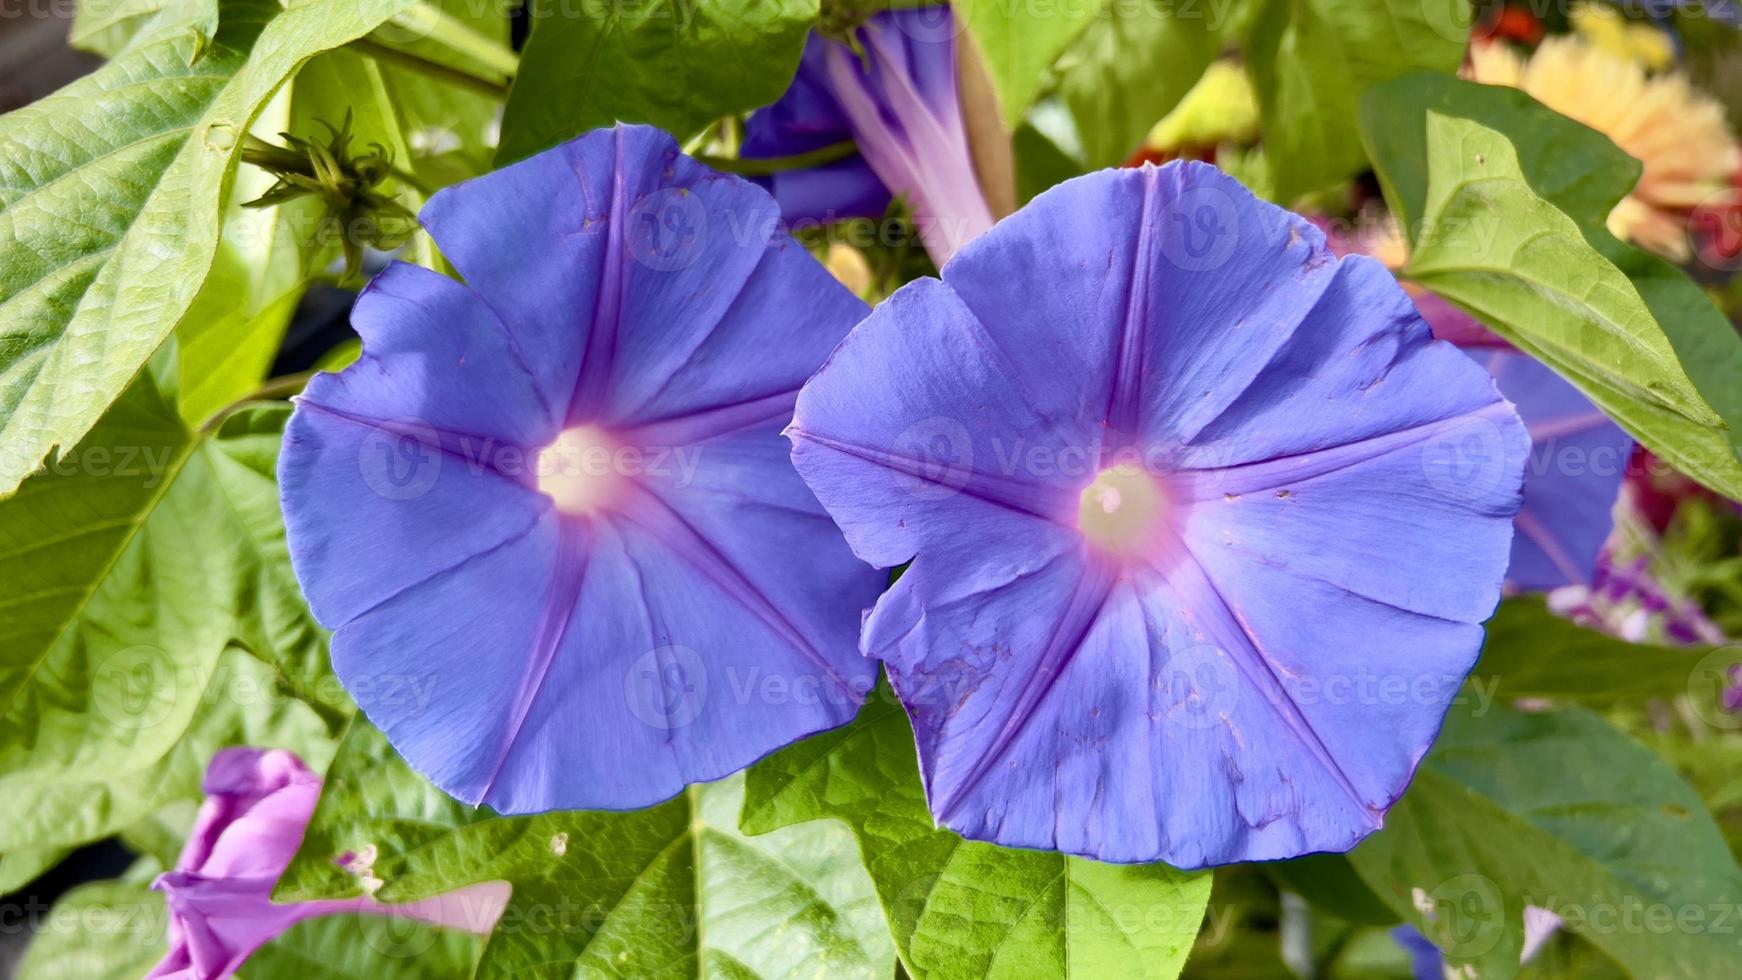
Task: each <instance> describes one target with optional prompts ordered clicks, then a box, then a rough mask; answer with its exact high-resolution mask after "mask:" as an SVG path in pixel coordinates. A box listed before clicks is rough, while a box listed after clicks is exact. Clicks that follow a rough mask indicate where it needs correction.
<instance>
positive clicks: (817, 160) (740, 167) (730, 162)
mask: <svg viewBox="0 0 1742 980" xmlns="http://www.w3.org/2000/svg"><path fill="white" fill-rule="evenodd" d="M857 152H859V147H858V146H857V145H856V144H855V143H854V142H853V141H852V140H842V141H841V142H839V143H830V144H829V145H828V146H822V147H818V148H817V149H814V150H811V151H809V152H806V153H795V154H793V155H792V156H785V157H718V156H707V155H703V156H699V157H696V159H697V160H699V161H701V162H702V163H705V164H707V165H708V166H710V167H713V168H714V169H715V170H719V171H721V172H723V173H729V174H739V175H742V176H745V177H767V176H769V175H770V174H777V173H780V172H782V171H786V170H804V169H806V168H808V167H820V166H823V165H824V164H829V163H834V162H836V161H837V160H845V159H846V158H848V157H850V156H852V155H853V154H855V153H857Z"/></svg>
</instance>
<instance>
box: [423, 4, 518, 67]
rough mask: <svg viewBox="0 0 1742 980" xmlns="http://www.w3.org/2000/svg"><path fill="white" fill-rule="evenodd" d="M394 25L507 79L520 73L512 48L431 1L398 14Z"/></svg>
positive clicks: (516, 56)
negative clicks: (485, 34) (486, 35)
mask: <svg viewBox="0 0 1742 980" xmlns="http://www.w3.org/2000/svg"><path fill="white" fill-rule="evenodd" d="M393 25H394V26H395V27H397V28H400V29H402V30H405V31H409V32H411V33H413V34H415V35H417V36H418V37H421V38H423V39H424V40H426V41H429V42H430V43H432V44H439V45H441V46H442V47H444V48H447V49H448V50H449V51H452V52H454V53H455V54H458V55H461V56H463V57H466V58H469V59H471V60H472V61H474V62H477V63H478V64H480V65H483V66H484V67H485V68H487V69H489V70H490V71H492V72H495V73H496V74H498V75H501V76H503V77H504V78H513V77H514V76H515V75H517V74H519V72H520V56H519V55H517V54H515V53H514V50H513V49H512V48H509V47H507V46H506V45H504V44H502V43H500V42H498V41H495V40H492V39H491V38H488V37H485V36H484V35H483V34H482V33H480V32H479V31H478V30H477V28H474V27H473V26H472V25H470V24H468V23H466V22H465V21H463V20H461V19H459V18H458V17H455V16H454V15H452V14H450V13H448V12H447V11H445V10H443V9H441V8H440V7H438V6H436V5H435V4H433V3H430V2H429V0H424V2H422V3H419V4H417V5H415V6H413V7H410V8H407V9H406V10H403V11H401V12H400V13H398V14H395V15H394V17H393Z"/></svg>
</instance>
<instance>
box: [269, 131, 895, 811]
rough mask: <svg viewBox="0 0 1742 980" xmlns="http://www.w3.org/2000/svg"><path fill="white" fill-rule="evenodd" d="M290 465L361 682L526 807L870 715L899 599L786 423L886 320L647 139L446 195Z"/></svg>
mask: <svg viewBox="0 0 1742 980" xmlns="http://www.w3.org/2000/svg"><path fill="white" fill-rule="evenodd" d="M421 217H422V221H423V224H424V227H425V228H427V229H428V230H429V232H430V233H431V234H432V235H433V236H434V237H435V239H436V241H437V242H438V243H439V244H440V246H441V248H442V253H443V254H444V255H445V256H446V257H447V258H448V259H449V260H450V261H451V262H453V264H454V266H455V267H456V268H457V269H458V270H459V272H460V274H461V275H463V276H464V277H465V284H464V285H462V284H461V283H459V282H456V281H455V280H453V279H450V278H447V277H446V276H442V275H439V274H437V273H434V272H430V271H428V270H426V269H423V268H420V267H417V266H411V265H403V264H400V265H394V266H392V267H390V268H389V269H388V270H387V271H386V272H384V273H382V274H381V275H380V276H378V277H377V278H376V279H375V280H374V282H372V283H371V284H370V286H369V288H368V289H366V290H365V291H364V293H363V295H362V296H360V297H359V298H358V300H357V305H356V308H355V310H354V311H353V313H352V322H353V323H354V324H355V326H356V327H357V330H358V332H359V333H361V334H362V337H363V350H364V354H363V357H362V359H361V360H360V361H358V362H357V363H356V364H355V365H353V366H352V367H350V368H348V369H346V370H345V371H344V372H343V373H341V374H338V375H336V376H335V375H322V376H320V377H317V378H316V379H315V380H314V381H312V382H311V383H310V384H309V387H308V391H307V393H306V394H304V395H303V397H302V398H301V400H300V402H299V404H298V407H297V411H296V415H295V417H294V418H293V419H292V420H291V423H290V426H289V429H288V432H287V434H286V438H285V445H284V451H283V456H282V459H281V463H280V479H281V482H282V488H283V489H282V493H283V498H284V508H285V514H286V518H287V521H288V523H289V530H290V544H291V555H292V558H293V560H294V562H295V567H296V571H297V575H298V577H299V578H300V580H301V582H302V585H303V588H304V590H305V591H306V592H307V594H308V598H309V602H310V604H311V606H312V608H313V609H314V612H315V615H316V616H317V617H318V618H319V619H320V621H321V622H322V623H323V624H325V625H326V626H328V627H330V628H332V629H334V630H336V632H335V634H334V636H333V644H332V646H333V666H334V668H335V669H336V671H337V672H338V675H339V678H340V680H341V681H342V682H343V683H344V684H345V686H346V689H347V690H348V691H350V692H351V694H352V695H353V696H354V697H355V698H356V700H357V702H358V704H359V705H360V706H361V707H362V709H363V711H364V712H365V713H366V714H367V715H368V716H369V718H370V720H371V721H373V722H374V723H375V724H376V725H378V726H379V727H380V728H381V729H382V730H383V731H384V732H385V733H386V734H387V737H388V738H389V739H390V740H391V741H392V743H393V744H394V746H395V747H396V748H397V749H398V750H399V751H400V753H402V754H403V755H404V756H405V758H406V760H407V761H408V762H410V763H411V764H412V766H414V767H415V768H417V769H418V770H420V771H421V772H423V773H424V774H426V775H427V776H429V777H430V779H432V780H433V781H434V782H435V783H436V784H437V785H439V786H441V787H442V788H443V789H444V790H446V791H447V792H449V793H451V794H452V795H454V796H456V797H458V798H459V799H462V800H465V801H467V802H472V803H477V802H484V803H488V804H489V805H491V806H492V807H495V808H496V809H498V810H501V811H504V812H511V813H520V812H528V811H537V810H545V809H551V808H607V809H620V808H631V807H639V806H644V805H647V804H650V803H653V802H655V801H658V800H660V799H663V798H665V797H668V796H671V795H672V794H673V793H675V792H677V791H678V790H679V789H680V788H681V787H683V786H684V785H685V784H687V783H691V782H695V781H698V780H707V779H714V778H717V777H720V776H724V775H726V774H728V773H730V772H732V771H734V770H736V769H739V768H741V767H742V766H744V765H746V764H748V763H749V762H751V761H753V760H754V759H756V758H757V757H759V756H761V755H763V754H764V753H767V752H769V751H771V750H773V749H775V748H777V747H779V746H781V745H784V744H786V743H787V742H790V741H792V740H794V739H797V738H799V737H802V736H804V735H806V734H808V733H810V732H814V731H817V730H819V729H824V728H828V727H831V726H834V725H837V724H840V723H842V722H844V721H846V720H848V719H849V718H851V717H852V716H853V714H854V712H855V710H856V709H857V707H858V705H859V703H860V702H861V701H862V699H863V694H864V692H865V691H866V690H867V689H868V688H869V686H870V684H871V683H872V680H873V671H874V668H873V666H872V665H870V664H868V663H867V662H866V661H865V660H864V659H863V658H861V657H860V656H859V654H858V653H857V651H856V649H855V646H856V644H855V638H856V630H857V627H858V623H859V618H860V613H861V610H862V609H863V608H864V607H865V606H866V605H868V604H869V603H870V601H871V600H872V598H873V597H875V596H876V594H877V592H878V589H879V587H880V584H881V581H882V580H881V578H880V576H879V575H878V573H876V572H875V571H873V570H871V569H868V568H866V567H865V566H863V565H862V564H860V563H859V562H857V561H856V560H855V559H854V558H853V555H852V554H851V552H849V550H848V549H847V546H846V544H845V542H844V541H842V539H841V536H840V532H839V531H838V530H836V529H835V528H834V526H833V525H832V524H831V523H830V521H829V518H828V517H827V515H826V514H825V513H824V512H823V511H822V509H821V508H820V506H818V504H817V503H816V501H815V499H814V498H813V497H812V496H811V494H810V493H809V491H808V490H807V489H806V488H805V486H804V484H803V483H802V482H801V481H800V480H799V478H798V475H797V473H795V472H794V471H793V469H792V465H791V462H790V460H789V458H788V453H787V446H786V443H785V441H784V440H782V439H781V437H780V431H781V428H782V426H784V425H785V424H786V422H787V420H788V419H789V418H790V417H791V414H792V406H793V402H794V399H795V398H796V396H797V392H798V387H799V385H800V384H801V383H802V382H803V381H804V380H805V378H806V377H807V376H809V375H810V373H811V372H812V371H813V370H815V369H816V367H817V366H818V365H819V364H821V363H822V361H823V359H824V357H825V356H826V355H827V353H828V351H829V350H830V349H831V348H832V347H833V346H834V345H835V344H836V343H837V342H838V341H839V340H840V339H841V338H842V337H843V336H844V335H845V334H846V332H847V331H848V329H849V328H850V327H851V326H852V325H853V324H854V323H855V322H856V321H857V320H858V319H859V318H860V317H861V316H862V315H863V314H864V311H865V308H864V305H863V304H862V303H860V302H859V300H858V299H856V298H855V297H853V296H852V295H850V294H849V293H848V292H847V291H846V290H845V289H844V288H842V287H841V286H840V285H839V284H837V283H836V282H835V281H834V280H833V279H832V278H831V277H830V276H829V275H828V273H827V272H826V271H824V269H823V268H822V267H821V266H820V265H818V264H817V263H816V262H815V261H814V260H813V259H812V258H811V257H810V256H809V255H808V254H807V253H806V252H805V251H804V250H803V249H802V248H800V247H798V246H797V245H796V244H795V243H793V242H792V241H791V240H790V239H788V238H786V237H785V236H784V235H773V236H771V234H770V232H771V230H772V229H773V228H774V227H775V224H776V222H777V220H778V216H777V213H776V206H775V204H774V202H773V200H771V199H770V198H769V197H768V195H767V194H766V193H765V192H763V191H762V190H761V189H759V188H757V187H755V186H753V185H751V184H749V183H747V182H745V181H743V180H741V179H739V178H736V177H731V176H725V175H721V174H717V173H714V172H713V171H711V170H709V169H707V168H706V167H703V166H701V165H700V164H697V163H696V162H694V161H693V160H690V159H689V158H687V157H685V156H683V155H681V154H680V153H679V152H678V150H677V147H676V145H675V144H674V142H673V141H672V139H671V138H670V137H669V136H667V135H665V134H664V133H661V132H659V131H657V130H653V129H648V128H645V127H618V128H617V129H615V130H601V131H598V132H594V133H591V134H589V135H586V136H583V137H581V138H580V139H578V140H575V141H573V142H571V143H568V144H566V145H563V146H560V147H557V148H556V149H554V150H551V151H549V152H546V153H542V154H539V155H538V156H535V157H533V158H531V159H529V160H526V161H524V162H522V163H518V164H515V165H514V166H511V167H509V168H507V169H504V170H501V171H498V172H496V173H493V174H490V175H488V176H485V177H482V178H479V179H477V180H474V181H470V182H468V183H465V184H462V185H460V186H457V187H454V188H451V189H448V190H445V191H443V192H441V193H439V194H437V195H436V196H435V197H433V198H432V199H431V200H430V202H429V205H428V206H427V207H426V208H425V209H424V211H423V214H422V216H421Z"/></svg>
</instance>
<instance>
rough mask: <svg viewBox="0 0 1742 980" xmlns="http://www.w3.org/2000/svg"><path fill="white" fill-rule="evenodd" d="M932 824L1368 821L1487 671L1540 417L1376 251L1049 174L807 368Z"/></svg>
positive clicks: (1177, 167) (1161, 176)
mask: <svg viewBox="0 0 1742 980" xmlns="http://www.w3.org/2000/svg"><path fill="white" fill-rule="evenodd" d="M788 433H789V435H790V436H791V438H792V439H793V444H794V445H793V459H794V461H795V462H796V464H797V466H798V469H799V472H800V473H801V474H802V475H803V476H804V478H805V480H806V482H807V483H809V484H810V486H811V488H812V489H813V490H814V491H816V494H817V497H818V499H820V500H821V501H822V502H823V505H824V506H825V507H826V508H828V511H829V513H830V514H832V515H833V516H834V517H835V519H836V521H837V522H838V523H839V524H840V525H841V527H842V529H843V530H844V531H845V532H846V535H847V540H848V542H849V543H850V544H851V545H852V547H853V550H854V551H855V552H857V553H858V554H859V555H860V556H861V557H862V558H864V559H865V560H866V561H868V562H871V563H872V564H875V565H879V566H884V567H888V566H894V565H899V564H901V563H903V562H906V561H909V560H910V559H911V560H912V562H913V564H912V565H911V566H910V567H909V568H908V569H907V570H906V572H905V573H904V574H903V575H902V577H901V578H900V580H899V581H897V582H896V584H895V585H894V586H893V587H892V588H891V590H890V591H889V592H887V593H886V594H884V595H883V596H882V597H881V598H880V599H879V600H878V602H877V605H876V607H875V608H874V609H873V611H872V612H871V614H870V616H869V617H868V618H867V621H866V624H865V628H864V631H863V634H862V637H861V643H862V646H863V648H864V650H865V652H866V653H867V654H868V655H870V656H872V657H877V658H881V659H882V660H883V661H884V666H885V668H886V670H887V672H888V675H889V678H890V681H891V683H892V684H893V686H894V688H895V690H896V693H897V694H898V695H899V696H900V697H901V699H902V701H903V702H904V704H905V705H906V707H907V710H908V713H909V715H910V717H911V718H912V720H913V725H914V731H915V736H916V739H917V742H918V747H919V752H920V759H921V765H922V770H923V777H924V781H925V789H926V793H927V798H928V800H929V803H930V806H931V809H932V812H933V814H934V815H935V816H936V817H937V819H938V820H939V821H940V822H941V823H943V824H945V825H947V826H949V827H951V828H953V829H955V830H956V831H958V832H960V833H962V834H963V835H965V836H967V837H970V838H974V839H977V840H988V841H994V842H997V843H1000V844H1006V845H1013V846H1019V847H1036V848H1049V849H1056V850H1061V851H1066V852H1069V853H1073V854H1080V855H1086V856H1088V857H1092V858H1097V859H1100V860H1105V861H1117V862H1140V861H1154V860H1158V859H1159V860H1164V861H1167V862H1168V863H1170V864H1173V865H1175V866H1177V867H1186V868H1192V867H1201V866H1205V865H1213V864H1221V863H1227V862H1234V861H1248V860H1265V859H1272V858H1286V857H1290V856H1293V855H1298V854H1302V853H1306V852H1309V851H1322V850H1343V849H1347V848H1349V847H1351V846H1353V845H1354V844H1355V842H1356V841H1358V840H1360V839H1361V838H1362V837H1364V836H1365V835H1366V834H1368V833H1369V832H1371V831H1372V830H1373V829H1375V828H1376V827H1378V826H1379V825H1380V822H1381V820H1382V819H1383V817H1384V814H1385V811H1386V809H1387V808H1388V807H1389V806H1390V805H1391V804H1392V803H1393V802H1394V801H1395V800H1396V799H1397V797H1398V796H1399V795H1400V794H1401V793H1402V792H1403V790H1404V787H1405V786H1406V785H1407V784H1408V782H1409V779H1410V776H1411V774H1412V773H1413V772H1414V770H1415V767H1416V764H1417V763H1418V762H1419V761H1420V759H1421V757H1422V756H1423V754H1425V753H1426V751H1427V749H1428V746H1429V744H1430V743H1431V742H1432V741H1433V738H1434V736H1435V734H1436V733H1437V732H1438V730H1439V726H1440V723H1441V720H1442V718H1443V716H1444V712H1445V710H1446V707H1447V705H1448V704H1449V703H1450V701H1451V699H1452V698H1453V696H1454V695H1455V693H1456V692H1457V690H1458V688H1459V685H1460V684H1461V683H1462V681H1463V679H1464V677H1465V675H1466V673H1467V672H1468V671H1469V669H1470V667H1471V666H1472V665H1473V664H1474V662H1475V659H1476V654H1477V651H1478V648H1479V647H1480V646H1481V641H1482V628H1481V626H1480V625H1479V624H1480V623H1481V622H1482V621H1483V620H1484V619H1486V618H1487V616H1488V615H1489V613H1490V612H1492V610H1493V608H1494V606H1495V604H1496V602H1497V601H1498V598H1499V592H1500V584H1501V578H1502V575H1503V573H1504V571H1505V568H1506V562H1507V555H1508V551H1509V549H1510V546H1511V538H1512V524H1511V522H1512V517H1513V514H1514V513H1515V512H1516V511H1517V509H1518V506H1519V486H1520V482H1521V479H1522V472H1523V466H1524V461H1525V456H1526V454H1527V451H1528V448H1529V437H1528V435H1527V434H1526V432H1525V430H1524V426H1523V424H1522V423H1521V422H1520V421H1519V419H1518V416H1517V413H1516V412H1515V411H1514V410H1513V409H1512V407H1511V405H1510V404H1508V403H1507V402H1506V401H1505V400H1504V399H1503V398H1501V396H1500V394H1499V393H1498V392H1497V391H1496V390H1495V386H1494V383H1493V380H1492V379H1491V378H1489V376H1488V375H1487V374H1486V373H1485V372H1483V371H1482V369H1481V368H1480V367H1479V366H1478V365H1476V364H1475V363H1473V362H1472V361H1471V360H1470V359H1469V358H1468V357H1466V356H1465V355H1464V354H1462V353H1461V352H1459V351H1458V350H1457V349H1456V348H1455V347H1453V346H1452V345H1450V344H1446V343H1443V342H1439V341H1434V340H1433V339H1432V338H1431V337H1430V335H1429V332H1428V328H1427V326H1426V325H1425V324H1423V323H1422V321H1421V319H1420V318H1419V317H1418V316H1417V314H1416V312H1415V310H1414V308H1413V307H1412V306H1411V305H1410V301H1409V299H1408V297H1407V296H1406V295H1405V294H1404V293H1403V291H1402V289H1401V288H1399V287H1398V285H1397V283H1396V282H1395V281H1394V280H1393V279H1392V277H1391V275H1390V274H1389V273H1388V272H1386V271H1385V268H1384V267H1383V266H1382V265H1380V264H1379V263H1378V262H1375V261H1372V260H1370V259H1367V258H1362V257H1353V258H1348V259H1343V260H1340V261H1339V260H1338V259H1337V258H1336V257H1335V256H1333V255H1331V254H1330V253H1329V251H1327V249H1326V247H1325V243H1324V236H1323V235H1322V234H1321V233H1320V232H1319V231H1318V230H1317V229H1315V228H1313V227H1312V226H1311V225H1310V224H1308V223H1307V222H1306V221H1305V220H1303V219H1301V218H1299V217H1296V216H1294V215H1291V214H1289V213H1288V212H1285V211H1283V210H1281V209H1279V208H1276V207H1273V206H1271V205H1269V204H1265V203H1262V202H1260V201H1258V200H1256V199H1255V198H1253V197H1252V195H1251V194H1250V193H1248V192H1247V191H1246V190H1245V189H1244V188H1243V187H1241V186H1240V185H1239V184H1238V183H1237V182H1235V181H1234V180H1232V179H1231V178H1228V177H1226V176H1224V175H1223V174H1222V173H1221V172H1220V171H1218V170H1216V169H1215V168H1214V167H1211V166H1208V165H1204V164H1196V163H1191V164H1170V165H1168V166H1166V167H1163V168H1160V169H1157V168H1155V167H1144V168H1142V169H1137V170H1118V171H1103V172H1100V173H1096V174H1091V175H1089V176H1086V177H1081V178H1077V179H1075V180H1071V181H1067V182H1065V183H1063V184H1060V185H1059V186H1057V187H1055V188H1053V189H1051V190H1049V191H1047V192H1045V193H1044V194H1042V195H1040V196H1039V197H1037V198H1035V199H1034V200H1033V201H1032V202H1030V203H1029V204H1028V205H1027V206H1026V207H1025V208H1023V209H1022V210H1021V211H1019V212H1017V213H1016V214H1015V215H1013V216H1012V217H1010V218H1006V219H1005V220H1004V221H1002V222H1000V223H999V225H998V226H997V227H995V228H993V229H992V230H991V231H989V232H987V233H986V234H985V235H983V236H981V237H980V238H979V239H977V240H976V241H974V242H972V243H970V244H969V245H968V246H967V247H966V248H964V249H963V250H962V251H961V252H960V253H959V254H958V255H957V256H956V257H955V258H954V259H952V260H951V261H950V262H949V264H947V265H946V266H944V268H943V272H942V279H941V281H940V280H937V279H920V280H917V281H915V282H912V283H909V284H908V285H907V286H905V287H903V288H902V289H901V290H899V291H898V292H896V294H895V295H894V296H892V297H891V298H890V299H889V300H887V301H886V302H884V303H883V304H882V305H880V306H878V307H877V308H876V309H875V310H874V311H872V313H871V315H870V316H869V317H868V318H867V319H866V320H865V321H864V322H863V323H861V324H860V325H859V326H858V327H857V328H855V329H854V331H853V332H852V333H851V334H850V335H849V336H848V337H847V339H846V340H845V341H844V342H843V343H842V344H841V346H840V347H839V348H838V349H837V350H836V351H835V352H834V353H833V354H832V355H831V356H830V358H829V360H828V362H827V363H826V364H825V365H824V366H823V368H822V369H821V370H820V371H819V372H818V373H817V375H816V376H815V377H814V378H812V379H811V380H810V382H808V383H807V384H806V385H805V387H804V390H803V391H802V392H801V393H800V395H799V399H798V406H797V409H796V413H795V416H794V420H793V423H792V426H791V427H790V428H789V429H788Z"/></svg>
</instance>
